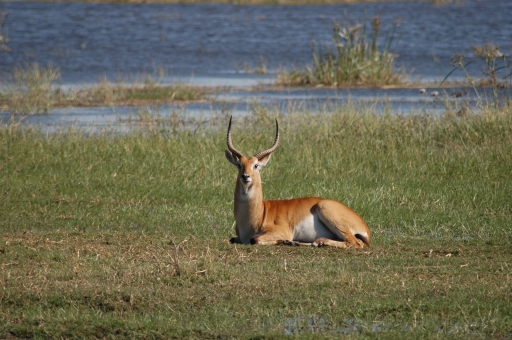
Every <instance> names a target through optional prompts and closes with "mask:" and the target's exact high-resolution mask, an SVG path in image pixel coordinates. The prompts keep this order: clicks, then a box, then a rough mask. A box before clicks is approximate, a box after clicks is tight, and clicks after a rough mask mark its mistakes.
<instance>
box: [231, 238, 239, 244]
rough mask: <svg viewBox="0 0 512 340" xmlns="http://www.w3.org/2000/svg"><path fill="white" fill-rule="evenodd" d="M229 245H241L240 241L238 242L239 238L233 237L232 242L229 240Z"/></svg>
mask: <svg viewBox="0 0 512 340" xmlns="http://www.w3.org/2000/svg"><path fill="white" fill-rule="evenodd" d="M229 243H231V244H233V243H240V241H239V240H238V237H232V238H231V239H230V240H229Z"/></svg>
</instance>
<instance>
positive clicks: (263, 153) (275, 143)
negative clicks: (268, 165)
mask: <svg viewBox="0 0 512 340" xmlns="http://www.w3.org/2000/svg"><path fill="white" fill-rule="evenodd" d="M278 145H279V124H278V123H277V119H276V139H275V140H274V144H272V146H271V147H270V149H267V150H265V151H261V152H258V153H257V154H255V155H254V157H256V158H257V159H258V160H261V159H262V158H264V157H266V156H268V155H270V154H271V153H272V152H274V150H275V149H276V148H277V146H278Z"/></svg>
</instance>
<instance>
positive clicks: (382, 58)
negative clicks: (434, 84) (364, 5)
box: [278, 16, 406, 86]
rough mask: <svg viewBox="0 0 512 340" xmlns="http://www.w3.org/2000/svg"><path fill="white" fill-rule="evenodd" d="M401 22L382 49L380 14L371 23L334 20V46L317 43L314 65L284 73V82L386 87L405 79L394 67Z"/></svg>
mask: <svg viewBox="0 0 512 340" xmlns="http://www.w3.org/2000/svg"><path fill="white" fill-rule="evenodd" d="M397 27H398V24H395V25H393V26H392V27H391V29H390V31H389V33H388V34H387V37H386V38H385V43H384V47H383V48H382V49H381V50H379V46H378V41H379V35H380V30H381V22H380V18H379V17H378V16H374V17H373V18H372V20H371V24H370V27H369V28H368V27H367V24H366V23H365V24H356V25H355V26H351V27H350V26H344V25H342V24H339V23H337V22H336V21H334V22H333V38H332V41H333V45H334V46H330V45H323V46H322V45H318V44H316V43H315V44H314V45H313V61H314V62H313V65H312V66H309V67H306V68H305V69H302V70H291V71H288V72H283V73H281V74H280V75H279V76H278V83H280V84H282V85H318V84H323V85H329V86H382V85H392V84H398V83H400V82H403V81H404V79H405V78H406V74H405V72H404V71H403V70H397V69H395V67H394V62H395V54H394V53H393V52H392V51H393V43H394V42H395V38H396V34H397V32H396V30H397Z"/></svg>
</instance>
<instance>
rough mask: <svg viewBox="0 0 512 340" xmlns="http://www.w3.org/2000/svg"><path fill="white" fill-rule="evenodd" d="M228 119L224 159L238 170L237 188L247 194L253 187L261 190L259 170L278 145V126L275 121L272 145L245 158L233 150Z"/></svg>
mask: <svg viewBox="0 0 512 340" xmlns="http://www.w3.org/2000/svg"><path fill="white" fill-rule="evenodd" d="M232 119H233V117H231V118H230V119H229V126H228V135H227V142H228V150H226V158H227V159H228V161H229V162H230V163H232V164H234V165H235V166H236V167H237V168H238V177H237V188H238V187H240V188H243V189H244V191H245V192H246V193H247V192H248V191H249V190H250V189H251V188H252V187H253V186H254V187H256V188H261V177H260V169H261V168H262V167H263V166H265V165H266V164H267V162H268V161H269V159H270V156H271V155H272V152H274V150H275V149H276V148H277V146H278V144H279V125H278V123H277V119H276V138H275V140H274V144H273V145H272V146H271V147H270V148H269V149H267V150H264V151H261V152H258V153H257V154H255V155H254V156H252V157H251V158H247V157H245V156H244V155H243V154H242V153H241V152H240V151H238V150H237V149H235V147H234V146H233V143H232V141H231V120H232Z"/></svg>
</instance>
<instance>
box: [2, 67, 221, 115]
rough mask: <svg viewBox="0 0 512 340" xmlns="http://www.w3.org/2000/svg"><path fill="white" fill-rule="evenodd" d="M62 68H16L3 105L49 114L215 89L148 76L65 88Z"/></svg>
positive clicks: (196, 95)
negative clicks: (53, 110)
mask: <svg viewBox="0 0 512 340" xmlns="http://www.w3.org/2000/svg"><path fill="white" fill-rule="evenodd" d="M60 78H61V74H60V70H59V68H56V67H53V66H51V65H48V66H46V67H41V66H39V65H38V64H37V63H34V64H30V65H25V66H22V67H16V68H14V69H13V71H12V73H11V74H10V75H9V77H8V79H7V83H6V85H4V87H3V88H2V89H3V91H2V92H0V107H2V108H4V109H5V110H8V111H10V112H11V113H13V114H17V113H21V114H34V113H47V112H49V111H50V110H51V108H52V107H70V106H111V105H142V104H145V103H148V102H151V103H154V104H159V103H167V102H173V101H197V100H203V99H205V98H206V95H207V94H208V93H211V92H212V91H213V90H212V89H207V88H203V87H198V86H192V85H187V84H182V83H174V84H171V85H162V84H160V82H159V79H158V78H156V77H155V76H152V75H145V76H143V77H142V78H141V79H140V80H135V81H133V82H132V83H131V84H126V83H124V82H122V81H118V82H111V81H109V80H107V79H102V80H100V81H99V83H98V84H96V85H93V86H84V87H83V88H81V89H76V90H68V91H64V90H62V88H61V87H60V86H59V85H58V83H59V81H60Z"/></svg>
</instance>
